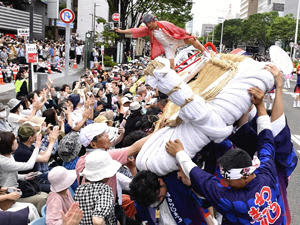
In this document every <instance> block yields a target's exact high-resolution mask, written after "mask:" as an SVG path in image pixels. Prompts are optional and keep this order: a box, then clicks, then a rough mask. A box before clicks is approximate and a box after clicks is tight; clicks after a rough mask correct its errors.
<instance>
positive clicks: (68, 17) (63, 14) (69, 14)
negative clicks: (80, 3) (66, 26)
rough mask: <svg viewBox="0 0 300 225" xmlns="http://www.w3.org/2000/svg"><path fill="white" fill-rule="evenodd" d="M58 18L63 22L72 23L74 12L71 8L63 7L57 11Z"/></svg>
mask: <svg viewBox="0 0 300 225" xmlns="http://www.w3.org/2000/svg"><path fill="white" fill-rule="evenodd" d="M59 18H60V20H61V21H62V22H64V23H72V22H73V21H74V19H75V14H74V12H73V11H72V10H71V9H63V10H61V11H60V13H59Z"/></svg>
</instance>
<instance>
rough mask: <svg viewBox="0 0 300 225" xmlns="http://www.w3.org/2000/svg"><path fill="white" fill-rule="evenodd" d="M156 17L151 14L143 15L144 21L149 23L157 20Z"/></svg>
mask: <svg viewBox="0 0 300 225" xmlns="http://www.w3.org/2000/svg"><path fill="white" fill-rule="evenodd" d="M155 18H156V17H155V16H153V15H151V14H145V15H144V16H143V19H142V23H149V22H152V21H155Z"/></svg>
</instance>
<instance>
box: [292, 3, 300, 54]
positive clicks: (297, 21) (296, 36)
mask: <svg viewBox="0 0 300 225" xmlns="http://www.w3.org/2000/svg"><path fill="white" fill-rule="evenodd" d="M299 11H300V0H298V9H297V20H296V31H295V41H294V51H293V60H295V56H296V48H295V47H296V46H297V39H298V24H299Z"/></svg>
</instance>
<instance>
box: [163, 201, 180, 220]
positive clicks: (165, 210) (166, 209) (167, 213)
mask: <svg viewBox="0 0 300 225" xmlns="http://www.w3.org/2000/svg"><path fill="white" fill-rule="evenodd" d="M159 210H160V218H159V225H176V224H177V223H176V221H175V220H174V218H173V216H172V214H171V212H170V209H169V206H168V203H167V200H166V199H165V200H164V201H163V202H162V203H161V205H160V207H159Z"/></svg>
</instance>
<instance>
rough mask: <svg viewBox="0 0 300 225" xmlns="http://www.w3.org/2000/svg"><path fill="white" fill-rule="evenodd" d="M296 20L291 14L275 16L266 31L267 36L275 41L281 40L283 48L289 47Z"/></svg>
mask: <svg viewBox="0 0 300 225" xmlns="http://www.w3.org/2000/svg"><path fill="white" fill-rule="evenodd" d="M295 27H296V20H295V18H293V16H292V15H286V16H284V17H276V18H275V19H274V21H273V23H272V24H271V26H270V29H269V30H268V32H267V35H268V38H269V39H270V40H272V42H275V41H277V40H281V41H282V43H283V47H284V48H289V43H290V42H291V41H293V39H294V35H295Z"/></svg>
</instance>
